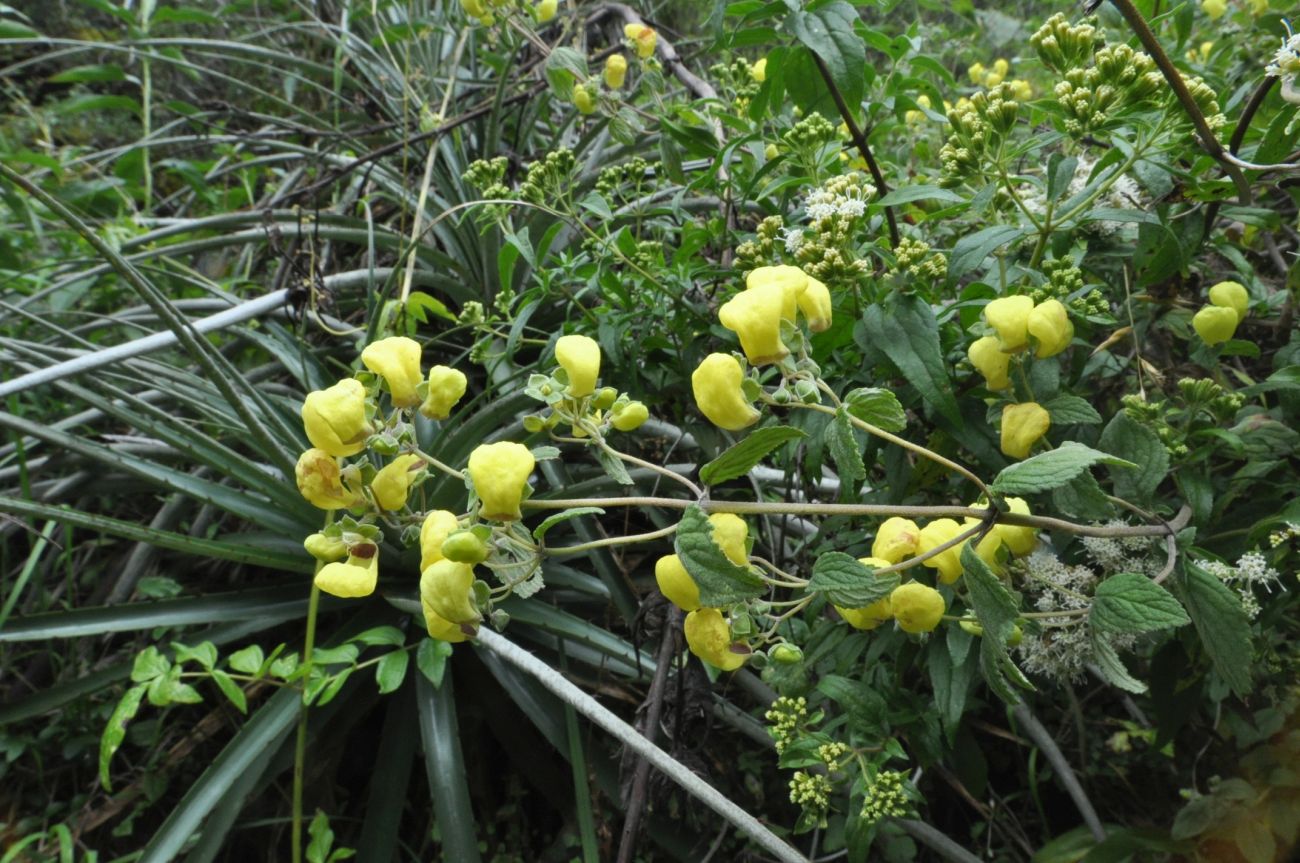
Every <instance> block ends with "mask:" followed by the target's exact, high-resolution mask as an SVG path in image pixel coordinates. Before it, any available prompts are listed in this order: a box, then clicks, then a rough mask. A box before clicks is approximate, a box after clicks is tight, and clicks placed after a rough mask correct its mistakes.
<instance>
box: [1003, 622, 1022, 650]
mask: <svg viewBox="0 0 1300 863" xmlns="http://www.w3.org/2000/svg"><path fill="white" fill-rule="evenodd" d="M1024 637H1025V634H1024V633H1023V632H1021V630H1020V627H1018V626H1013V627H1011V634H1010V635H1008V636H1007V647H1016V646H1018V645H1019V644H1020V642H1021V641H1022V640H1023V639H1024Z"/></svg>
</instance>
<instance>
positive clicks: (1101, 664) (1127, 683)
mask: <svg viewBox="0 0 1300 863" xmlns="http://www.w3.org/2000/svg"><path fill="white" fill-rule="evenodd" d="M1088 639H1089V641H1090V642H1091V643H1092V655H1093V658H1094V659H1095V660H1096V661H1097V667H1098V668H1099V669H1101V675H1102V677H1104V678H1106V681H1107V682H1108V683H1110V684H1111V685H1112V686H1117V687H1119V688H1120V689H1123V690H1124V691H1125V692H1133V693H1138V694H1140V693H1143V692H1146V691H1147V687H1146V684H1145V683H1143V682H1142V681H1140V680H1138V679H1136V678H1135V677H1133V675H1131V674H1129V673H1128V669H1127V668H1125V667H1124V662H1123V661H1122V660H1121V659H1120V658H1119V654H1118V653H1116V652H1115V648H1114V647H1113V646H1112V645H1111V643H1110V640H1109V639H1107V638H1106V635H1105V633H1104V632H1102V631H1100V630H1099V629H1098V628H1097V627H1096V626H1092V625H1090V626H1089V627H1088Z"/></svg>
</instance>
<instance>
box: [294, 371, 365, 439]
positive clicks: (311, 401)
mask: <svg viewBox="0 0 1300 863" xmlns="http://www.w3.org/2000/svg"><path fill="white" fill-rule="evenodd" d="M302 424H303V428H304V429H305V430H306V432H307V439H308V440H310V441H311V445H312V446H314V447H316V448H317V449H323V450H325V452H327V453H329V454H330V455H336V456H348V455H356V454H357V453H359V452H361V450H362V449H363V448H365V445H366V438H367V437H369V436H370V425H369V423H367V422H366V388H365V387H364V386H362V385H361V381H359V380H357V379H356V378H346V379H345V380H341V381H339V382H338V383H336V384H335V385H334V386H332V387H329V388H328V389H323V390H316V391H315V392H311V393H308V394H307V398H306V399H304V400H303V403H302Z"/></svg>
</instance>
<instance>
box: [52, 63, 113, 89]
mask: <svg viewBox="0 0 1300 863" xmlns="http://www.w3.org/2000/svg"><path fill="white" fill-rule="evenodd" d="M125 80H126V72H124V71H122V67H121V66H118V65H116V64H115V63H101V64H95V65H91V66H73V67H72V68H71V69H64V70H63V71H62V72H59V73H58V74H57V75H51V76H50V82H51V83H54V84H91V83H98V82H103V81H125Z"/></svg>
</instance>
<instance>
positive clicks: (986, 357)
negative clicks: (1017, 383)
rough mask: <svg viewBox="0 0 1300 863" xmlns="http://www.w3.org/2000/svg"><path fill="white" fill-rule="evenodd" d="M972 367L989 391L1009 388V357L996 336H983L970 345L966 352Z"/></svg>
mask: <svg viewBox="0 0 1300 863" xmlns="http://www.w3.org/2000/svg"><path fill="white" fill-rule="evenodd" d="M966 356H968V357H970V362H971V365H973V366H974V367H975V368H976V370H977V371H979V373H980V374H982V375H983V376H984V384H985V386H987V387H988V388H989V389H991V390H1004V389H1006V388H1007V387H1009V386H1011V377H1010V375H1009V374H1008V372H1009V371H1010V368H1011V355H1010V354H1008V353H1007V352H1005V351H1004V350H1002V340H1001V339H999V338H998V337H997V336H984V337H983V338H980V339H976V340H975V341H974V342H972V343H971V346H970V349H969V350H968V351H967V352H966Z"/></svg>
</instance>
